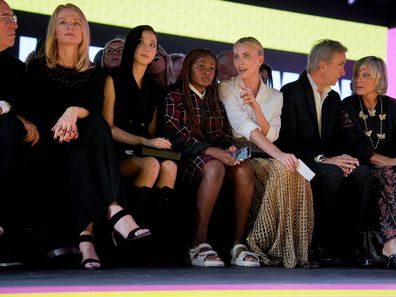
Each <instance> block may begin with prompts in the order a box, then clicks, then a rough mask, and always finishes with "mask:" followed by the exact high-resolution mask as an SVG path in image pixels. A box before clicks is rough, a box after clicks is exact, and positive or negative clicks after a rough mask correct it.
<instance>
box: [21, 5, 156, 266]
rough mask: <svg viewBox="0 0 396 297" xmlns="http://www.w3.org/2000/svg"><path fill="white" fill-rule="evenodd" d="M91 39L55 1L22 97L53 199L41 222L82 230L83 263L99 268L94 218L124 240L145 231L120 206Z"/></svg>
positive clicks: (78, 18) (75, 13) (79, 18)
mask: <svg viewBox="0 0 396 297" xmlns="http://www.w3.org/2000/svg"><path fill="white" fill-rule="evenodd" d="M89 42H90V36H89V27H88V22H87V20H86V18H85V16H84V14H83V12H82V11H81V10H80V9H79V8H78V7H77V6H75V5H73V4H66V5H59V6H58V7H57V8H56V9H55V11H54V13H53V14H52V16H51V19H50V22H49V25H48V32H47V37H46V45H45V51H46V56H45V57H44V58H42V59H37V60H34V61H32V62H31V63H30V64H29V67H28V69H27V86H26V88H25V94H24V96H25V97H28V98H29V102H31V104H30V105H29V106H28V108H27V112H26V115H27V117H28V118H30V119H32V120H33V122H35V123H37V127H38V129H39V131H40V134H41V138H40V143H39V150H38V154H39V156H41V157H42V161H43V162H42V171H45V172H46V176H45V177H46V178H45V179H42V180H44V182H43V184H42V185H41V188H42V189H43V191H44V190H45V189H47V191H45V194H47V195H51V196H52V197H53V200H54V199H55V200H57V201H56V202H54V201H52V200H51V201H49V202H48V203H51V204H48V203H47V205H45V207H47V208H48V209H47V212H48V214H51V213H54V214H53V217H51V218H50V219H49V221H48V222H47V225H51V226H52V225H56V224H57V222H59V220H60V218H62V217H64V219H65V220H66V222H67V224H68V228H69V229H71V230H73V232H75V234H80V237H79V238H80V239H79V242H80V243H79V248H80V251H81V254H82V260H81V266H82V268H84V269H98V268H100V261H99V257H98V255H97V254H96V251H95V248H94V245H93V241H94V240H93V222H94V221H95V220H96V219H97V218H98V217H100V216H101V215H102V214H105V215H107V217H108V219H109V220H110V221H111V223H112V224H113V226H114V230H115V231H116V232H117V234H118V235H120V237H122V238H123V239H125V240H135V239H138V238H143V237H146V236H148V235H150V231H149V230H148V229H142V228H140V227H139V226H138V225H137V223H136V222H135V221H134V219H133V218H132V216H131V215H130V214H128V213H127V212H126V211H125V210H124V207H125V206H124V205H123V199H122V198H123V197H122V195H121V191H120V173H119V169H118V164H117V160H116V156H115V153H114V149H113V144H112V138H111V132H110V128H109V126H108V124H107V123H106V121H105V120H104V119H103V118H102V116H101V109H102V104H103V90H104V73H103V71H102V70H101V69H100V68H98V67H95V66H94V65H93V64H92V63H91V62H90V60H89V57H88V48H89ZM48 189H50V190H48ZM54 191H55V192H54ZM55 193H56V195H55V196H54V194H55ZM56 205H61V207H57V206H56ZM121 205H123V206H121ZM48 214H47V215H48ZM52 220H53V221H52ZM54 231H55V232H60V230H54Z"/></svg>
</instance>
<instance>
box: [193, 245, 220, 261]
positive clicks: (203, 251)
mask: <svg viewBox="0 0 396 297" xmlns="http://www.w3.org/2000/svg"><path fill="white" fill-rule="evenodd" d="M208 256H217V253H216V252H215V251H214V250H213V249H212V246H211V245H210V244H209V243H201V244H199V245H197V246H196V247H194V248H192V249H190V258H191V260H192V259H198V258H202V257H203V258H204V259H206V257H208Z"/></svg>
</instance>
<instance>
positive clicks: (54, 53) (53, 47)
mask: <svg viewBox="0 0 396 297" xmlns="http://www.w3.org/2000/svg"><path fill="white" fill-rule="evenodd" d="M67 8H69V9H72V10H74V11H75V12H77V13H78V15H79V17H80V19H81V30H82V40H81V43H80V44H79V45H78V53H77V61H76V63H75V65H74V67H75V68H76V70H77V71H80V72H81V71H85V70H87V69H88V68H90V67H91V62H90V61H89V44H90V34H89V26H88V22H87V19H86V17H85V15H84V13H83V12H82V11H81V9H80V8H78V7H77V6H76V5H74V4H71V3H67V4H65V5H62V4H61V5H59V6H58V7H57V8H55V10H54V12H53V13H52V16H51V18H50V21H49V24H48V29H47V37H46V42H45V55H46V60H47V65H48V67H49V68H54V67H55V66H56V65H57V64H59V55H58V41H57V40H56V36H55V34H56V33H55V32H56V31H55V29H56V19H57V17H58V14H59V12H60V11H61V10H62V9H67Z"/></svg>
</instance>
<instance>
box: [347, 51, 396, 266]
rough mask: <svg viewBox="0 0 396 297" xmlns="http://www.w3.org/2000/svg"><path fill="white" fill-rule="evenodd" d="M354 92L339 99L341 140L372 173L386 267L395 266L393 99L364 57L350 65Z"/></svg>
mask: <svg viewBox="0 0 396 297" xmlns="http://www.w3.org/2000/svg"><path fill="white" fill-rule="evenodd" d="M352 86H353V91H354V94H353V95H352V96H350V97H347V98H345V99H344V100H343V101H342V128H343V132H344V140H345V141H344V143H345V144H346V146H347V148H348V150H349V152H350V153H351V154H354V155H356V157H357V158H358V159H359V161H360V163H364V164H367V165H369V166H370V168H371V171H372V173H373V183H374V189H375V190H374V191H375V192H374V193H375V199H376V201H377V203H378V206H379V209H380V227H381V233H382V239H383V241H384V246H383V249H382V253H383V255H384V256H386V257H387V258H388V267H390V268H393V269H396V220H395V219H396V150H395V148H396V101H395V99H393V98H391V97H389V96H386V95H385V94H386V91H387V88H388V78H387V70H386V65H385V63H384V61H383V60H382V59H381V58H377V57H374V56H368V57H364V58H361V59H359V60H358V61H356V63H355V65H354V67H353V84H352Z"/></svg>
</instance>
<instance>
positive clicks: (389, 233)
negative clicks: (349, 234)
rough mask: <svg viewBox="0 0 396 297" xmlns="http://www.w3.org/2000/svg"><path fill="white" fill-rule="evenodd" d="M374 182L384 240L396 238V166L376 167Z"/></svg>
mask: <svg viewBox="0 0 396 297" xmlns="http://www.w3.org/2000/svg"><path fill="white" fill-rule="evenodd" d="M372 171H373V177H374V180H373V184H374V189H375V194H376V196H377V197H378V198H377V199H378V206H379V209H380V219H379V221H380V227H381V234H382V239H383V242H384V243H385V242H387V241H389V240H392V239H394V238H396V166H383V167H374V168H372Z"/></svg>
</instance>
